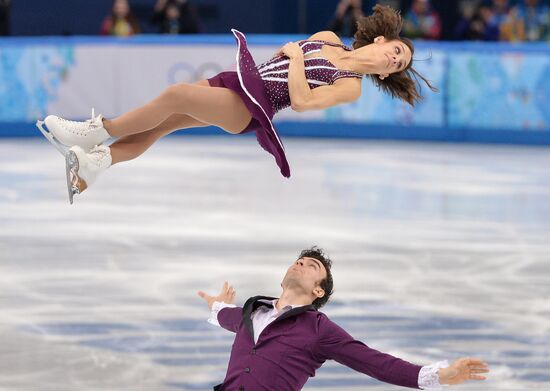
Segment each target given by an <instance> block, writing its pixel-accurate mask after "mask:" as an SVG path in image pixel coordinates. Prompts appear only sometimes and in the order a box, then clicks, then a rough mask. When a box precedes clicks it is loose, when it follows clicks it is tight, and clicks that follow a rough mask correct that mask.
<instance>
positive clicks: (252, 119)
mask: <svg viewBox="0 0 550 391" xmlns="http://www.w3.org/2000/svg"><path fill="white" fill-rule="evenodd" d="M373 11H374V12H373V14H372V15H371V16H368V17H365V18H363V19H361V20H360V21H359V22H358V30H357V33H356V34H355V41H354V43H353V48H349V47H347V46H345V45H343V44H342V42H341V41H340V39H339V38H338V37H337V36H336V35H335V34H334V33H332V32H328V31H324V32H320V33H316V34H314V35H312V36H311V37H310V38H309V39H307V40H305V41H299V42H291V43H288V44H286V45H285V46H283V47H282V48H281V49H280V51H279V52H278V53H277V54H276V55H275V57H273V58H272V59H271V60H269V61H267V62H265V63H264V64H261V65H259V66H256V64H255V63H254V60H253V58H252V55H251V54H250V53H249V51H248V49H247V46H246V40H245V37H244V35H243V34H242V33H240V32H239V31H237V30H232V32H233V34H234V35H235V38H236V39H237V44H238V53H237V71H232V72H222V73H220V74H218V75H216V76H214V77H212V78H211V79H208V80H201V81H198V82H197V83H195V84H186V83H180V84H175V85H172V86H170V87H168V88H167V89H166V90H165V91H164V92H163V93H162V94H161V95H160V96H158V97H157V98H155V99H153V100H152V101H151V102H149V103H147V104H146V105H144V106H142V107H139V108H137V109H135V110H132V111H130V112H127V113H125V114H123V115H121V116H120V117H117V118H114V119H107V118H103V116H101V115H98V116H97V117H96V116H95V115H94V113H93V111H92V119H90V120H88V121H85V122H75V121H68V120H65V119H63V118H59V117H57V116H52V115H50V116H48V117H47V118H46V119H45V121H44V123H45V124H46V126H47V128H48V131H46V130H45V129H44V128H43V126H42V124H43V123H42V122H41V121H39V122H38V123H37V124H38V125H39V128H40V129H41V131H42V132H43V133H44V135H45V136H46V137H47V138H48V139H49V140H50V141H51V142H52V143H53V144H54V145H56V147H58V149H60V150H61V151H62V152H63V153H64V154H65V156H66V169H67V186H68V189H69V198H70V201H71V203H72V198H73V195H74V194H79V193H81V192H82V191H84V190H85V189H86V188H87V187H88V186H90V185H91V184H92V183H93V182H94V181H95V180H96V178H97V176H98V175H99V174H100V173H102V172H103V171H104V170H106V169H107V168H108V167H109V166H111V165H112V164H116V163H120V162H123V161H126V160H131V159H134V158H136V157H138V156H139V155H141V154H142V153H143V152H144V151H145V150H147V148H149V147H150V146H151V145H152V144H153V143H154V142H155V141H157V140H158V139H159V138H161V137H163V136H165V135H167V134H169V133H171V132H173V131H175V130H178V129H185V128H191V127H203V126H208V125H215V126H218V127H220V128H222V129H223V130H225V131H226V132H229V133H233V134H240V133H247V132H251V131H255V132H256V136H257V139H258V142H259V144H260V145H261V146H262V147H263V148H264V149H265V150H266V151H267V152H269V153H271V154H272V155H273V156H274V157H275V160H276V162H277V165H278V166H279V168H280V170H281V173H282V174H283V175H284V176H285V177H289V176H290V168H289V166H288V163H287V160H286V157H285V153H284V147H283V144H282V142H281V139H280V138H279V136H278V134H277V132H276V130H275V128H274V127H273V124H272V122H271V120H272V118H273V116H274V115H275V113H276V112H277V111H279V110H281V109H283V108H285V107H288V106H291V107H292V109H293V110H295V111H306V110H319V109H325V108H328V107H331V106H334V105H337V104H340V103H345V102H352V101H354V100H356V99H357V98H358V97H359V96H360V95H361V79H362V78H363V76H365V75H368V76H369V77H370V78H371V80H372V81H373V82H374V83H375V84H376V85H377V86H378V87H379V88H381V89H382V90H383V91H384V92H386V93H389V94H390V95H391V96H392V97H397V98H399V99H402V100H404V101H405V102H407V103H409V104H411V105H414V104H415V102H417V101H418V100H420V99H421V96H420V94H419V92H418V89H417V84H416V82H415V80H413V77H414V78H415V79H416V78H418V77H419V78H421V79H422V80H423V81H424V82H425V83H426V84H427V85H428V86H429V87H430V88H431V89H432V90H435V89H434V88H433V87H432V86H431V85H430V83H429V82H428V81H427V80H426V79H425V78H424V77H422V76H421V75H420V74H418V73H417V72H416V71H415V70H414V68H413V67H412V63H413V54H414V47H413V44H412V43H411V42H410V41H409V40H407V39H403V38H400V37H399V33H400V31H401V28H402V25H403V21H402V19H401V16H400V15H399V13H398V12H396V11H395V10H393V9H392V8H390V7H388V6H380V5H376V6H375V7H374V8H373ZM110 137H116V138H117V141H116V142H114V143H113V144H112V145H110V146H105V145H102V143H103V142H105V141H106V140H107V139H108V138H110ZM69 148H70V149H69Z"/></svg>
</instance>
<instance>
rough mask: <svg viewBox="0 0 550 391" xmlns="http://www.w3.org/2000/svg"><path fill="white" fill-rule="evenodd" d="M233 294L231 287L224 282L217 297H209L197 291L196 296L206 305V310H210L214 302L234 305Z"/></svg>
mask: <svg viewBox="0 0 550 391" xmlns="http://www.w3.org/2000/svg"><path fill="white" fill-rule="evenodd" d="M235 293H236V292H235V290H234V289H233V287H232V286H231V285H229V283H228V282H227V281H226V282H224V283H223V287H222V290H221V291H220V294H219V295H218V296H210V295H208V294H206V293H204V292H203V291H199V292H198V295H199V296H200V297H202V298H203V299H204V300H205V301H206V302H207V303H208V308H210V309H212V304H214V302H215V301H219V302H222V301H223V302H224V303H227V304H235Z"/></svg>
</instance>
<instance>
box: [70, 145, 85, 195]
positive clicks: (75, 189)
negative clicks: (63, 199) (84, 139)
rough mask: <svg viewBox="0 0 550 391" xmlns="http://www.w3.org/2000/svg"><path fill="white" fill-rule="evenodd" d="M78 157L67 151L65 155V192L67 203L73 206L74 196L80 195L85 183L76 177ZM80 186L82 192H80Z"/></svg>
mask: <svg viewBox="0 0 550 391" xmlns="http://www.w3.org/2000/svg"><path fill="white" fill-rule="evenodd" d="M78 168H79V163H78V157H77V156H76V153H74V152H73V151H71V150H69V151H68V152H67V154H66V155H65V172H66V176H67V191H68V192H69V202H70V204H71V205H72V204H73V197H74V195H75V194H80V193H81V191H83V190H84V189H85V188H86V183H85V182H83V181H81V179H80V178H79V177H78ZM81 186H82V190H81Z"/></svg>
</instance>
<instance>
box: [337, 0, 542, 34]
mask: <svg viewBox="0 0 550 391" xmlns="http://www.w3.org/2000/svg"><path fill="white" fill-rule="evenodd" d="M385 3H390V4H392V5H393V6H395V7H398V8H400V9H401V12H402V15H403V16H404V25H403V34H404V35H405V36H407V37H409V38H413V39H426V40H437V39H441V38H442V18H441V16H440V12H439V11H438V6H439V7H449V5H450V4H449V3H450V2H444V1H439V2H435V1H432V0H412V2H410V5H409V6H408V7H403V6H402V4H401V3H404V2H401V1H393V2H385ZM456 6H457V11H458V20H457V22H456V24H455V26H454V29H453V33H452V37H449V36H448V37H446V38H447V39H454V40H481V41H550V6H549V5H548V3H547V0H461V1H458V2H456ZM364 9H365V8H364V4H363V0H340V1H339V3H338V6H337V8H336V11H335V13H334V18H333V20H332V21H330V23H329V24H328V28H329V29H330V30H332V31H334V32H336V33H337V34H339V35H341V36H352V35H353V33H354V32H355V25H356V21H357V19H358V18H360V17H361V16H363V15H364Z"/></svg>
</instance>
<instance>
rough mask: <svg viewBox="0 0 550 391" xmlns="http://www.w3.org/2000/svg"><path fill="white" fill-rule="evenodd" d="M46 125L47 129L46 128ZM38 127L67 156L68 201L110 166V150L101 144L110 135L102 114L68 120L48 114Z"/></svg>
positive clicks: (37, 124)
mask: <svg viewBox="0 0 550 391" xmlns="http://www.w3.org/2000/svg"><path fill="white" fill-rule="evenodd" d="M44 125H46V128H45V127H44ZM36 126H37V127H38V129H40V131H41V132H42V134H44V136H45V137H46V138H47V139H48V141H49V142H50V143H52V144H53V146H54V147H55V148H56V149H57V150H58V151H59V152H61V154H62V155H63V156H64V157H65V170H66V176H67V190H68V192H69V202H70V203H71V204H72V203H73V197H74V195H75V194H80V193H81V192H83V191H84V190H86V189H87V188H88V187H89V186H90V185H91V184H92V183H93V182H94V181H95V180H96V178H97V177H98V176H99V174H101V173H102V172H103V171H105V170H106V169H107V168H109V167H110V166H111V162H112V159H111V150H110V148H109V147H108V146H105V145H102V144H103V143H104V142H105V141H106V140H107V139H108V138H110V137H111V136H110V135H109V133H107V131H106V130H105V128H104V127H103V116H101V115H98V116H97V117H96V116H95V113H94V110H93V109H92V118H91V119H89V120H87V121H82V122H78V121H68V120H66V119H63V118H60V117H57V116H55V115H49V116H48V117H46V119H44V121H37V122H36Z"/></svg>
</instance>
